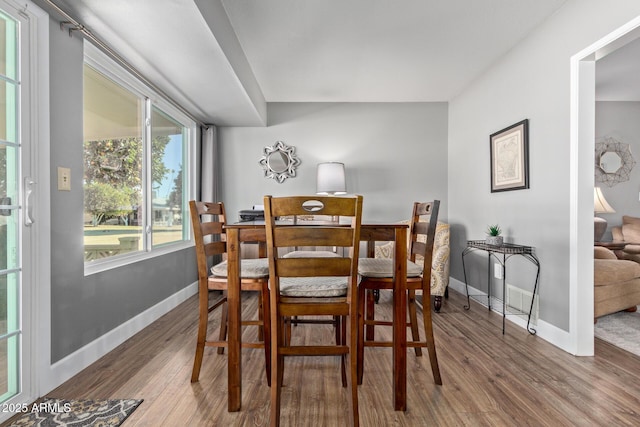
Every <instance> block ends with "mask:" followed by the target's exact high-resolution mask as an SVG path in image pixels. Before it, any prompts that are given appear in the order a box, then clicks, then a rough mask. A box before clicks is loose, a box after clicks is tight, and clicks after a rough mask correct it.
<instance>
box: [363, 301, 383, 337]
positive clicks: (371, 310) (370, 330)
mask: <svg viewBox="0 0 640 427" xmlns="http://www.w3.org/2000/svg"><path fill="white" fill-rule="evenodd" d="M378 292H380V290H378ZM365 303H366V315H365V319H367V320H375V318H376V308H375V296H374V291H373V290H371V289H368V290H367V294H366V302H365ZM365 330H366V332H365V337H366V338H365V339H366V340H367V341H373V340H375V326H374V325H367V326H365Z"/></svg>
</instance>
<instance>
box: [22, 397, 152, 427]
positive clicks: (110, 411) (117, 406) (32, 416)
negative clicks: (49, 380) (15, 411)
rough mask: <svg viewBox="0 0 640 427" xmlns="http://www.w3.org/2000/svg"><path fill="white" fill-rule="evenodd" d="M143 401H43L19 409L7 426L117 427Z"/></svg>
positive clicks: (46, 399)
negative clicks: (16, 415)
mask: <svg viewBox="0 0 640 427" xmlns="http://www.w3.org/2000/svg"><path fill="white" fill-rule="evenodd" d="M141 403H142V399H114V400H64V399H52V398H45V399H43V401H42V402H37V403H33V404H31V405H29V406H28V407H24V408H22V409H23V411H24V412H25V414H24V415H22V416H21V417H20V418H18V419H17V420H16V421H14V423H13V424H11V425H10V426H9V427H26V426H29V427H32V426H33V427H89V426H95V427H98V426H99V427H117V426H119V425H121V424H122V423H123V422H124V420H126V419H127V417H128V416H129V415H131V413H132V412H133V411H135V409H136V408H137V407H138V405H140V404H141Z"/></svg>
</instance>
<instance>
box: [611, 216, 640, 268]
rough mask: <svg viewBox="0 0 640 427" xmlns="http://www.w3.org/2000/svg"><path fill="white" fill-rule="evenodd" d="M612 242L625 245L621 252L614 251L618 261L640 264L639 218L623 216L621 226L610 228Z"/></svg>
mask: <svg viewBox="0 0 640 427" xmlns="http://www.w3.org/2000/svg"><path fill="white" fill-rule="evenodd" d="M611 234H612V235H613V240H614V241H616V242H625V243H627V244H626V245H625V247H624V249H622V250H617V251H615V254H616V256H617V257H618V258H620V259H628V260H631V261H635V262H638V263H640V218H636V217H633V216H628V215H624V216H623V217H622V225H619V226H617V227H612V228H611Z"/></svg>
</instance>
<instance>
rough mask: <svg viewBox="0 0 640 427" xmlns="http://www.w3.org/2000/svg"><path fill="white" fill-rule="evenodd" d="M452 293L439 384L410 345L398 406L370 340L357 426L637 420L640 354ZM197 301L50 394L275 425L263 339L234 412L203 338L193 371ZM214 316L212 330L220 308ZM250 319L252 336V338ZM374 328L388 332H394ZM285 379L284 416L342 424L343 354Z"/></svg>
mask: <svg viewBox="0 0 640 427" xmlns="http://www.w3.org/2000/svg"><path fill="white" fill-rule="evenodd" d="M450 294H451V297H450V298H449V299H448V300H444V303H443V307H442V310H441V312H440V313H434V316H433V318H434V330H435V332H434V333H435V337H436V345H437V350H438V360H439V363H440V370H441V374H442V379H443V385H442V386H436V385H435V384H434V383H433V377H432V375H431V369H430V366H429V359H428V355H427V353H426V352H425V354H424V356H423V357H421V358H417V357H415V355H414V354H413V351H412V350H409V354H408V372H409V375H408V380H407V384H408V391H407V406H408V410H407V411H406V413H403V412H396V411H394V410H393V405H392V399H391V396H392V386H391V371H390V367H391V366H392V365H391V350H390V349H384V348H367V349H365V366H364V383H363V384H362V385H361V386H360V387H359V400H360V419H361V425H363V426H426V425H432V426H435V425H437V426H522V425H532V426H539V425H545V426H560V425H562V426H568V425H576V426H596V425H611V426H613V425H639V424H640V413H639V412H640V357H637V356H634V355H632V354H630V353H627V352H625V351H623V350H620V349H618V348H616V347H614V346H611V345H609V344H607V343H605V342H602V341H599V340H596V356H595V357H574V356H571V355H569V354H567V353H565V352H564V351H562V350H559V349H558V348H556V347H554V346H552V345H551V344H549V343H547V342H546V341H544V340H542V339H540V338H538V337H536V336H532V335H530V334H528V333H527V332H526V331H525V330H524V329H522V328H520V327H518V326H515V325H513V324H511V323H510V322H507V330H506V334H505V335H504V336H503V335H502V334H501V322H502V318H501V317H500V316H499V315H497V314H495V313H488V311H487V310H486V308H484V307H482V306H480V305H478V304H476V303H472V304H473V305H472V307H471V310H469V311H465V310H463V308H462V306H463V304H464V302H465V301H466V300H464V299H463V297H462V296H461V295H460V294H458V293H456V292H454V291H451V292H450ZM247 297H248V298H246V301H245V302H244V306H243V310H244V312H245V313H248V315H251V314H252V313H255V312H256V300H255V297H253V296H251V294H247ZM196 307H197V304H196V298H195V297H194V298H191V299H190V300H188V301H187V302H185V303H184V304H182V305H180V306H179V307H177V308H176V309H175V310H173V311H172V312H171V313H169V314H167V315H166V316H164V317H162V318H161V319H159V320H158V321H157V322H155V323H154V324H152V325H151V326H149V327H148V328H146V329H145V330H143V331H142V332H140V333H139V334H137V335H136V336H135V337H133V338H132V339H130V340H128V341H127V342H125V343H124V344H122V345H121V346H119V347H118V348H117V349H115V350H114V351H112V352H111V353H109V354H108V355H106V356H105V357H103V358H102V359H100V360H99V361H97V362H96V363H95V364H93V365H91V366H90V367H89V368H87V369H85V370H84V371H82V372H81V373H80V374H78V375H77V376H76V377H74V378H72V379H71V380H69V381H68V382H66V383H65V384H63V385H61V386H60V387H58V388H57V389H55V390H53V391H52V392H51V393H49V394H48V396H51V397H60V398H141V399H144V402H143V403H142V405H141V406H140V407H139V408H138V409H137V410H136V411H135V412H134V413H133V415H132V416H131V417H130V418H129V419H128V420H127V421H126V422H125V423H124V425H125V426H127V427H133V426H154V427H155V426H264V425H267V424H268V418H269V388H268V387H267V385H266V381H265V373H264V357H263V353H262V351H261V350H252V349H245V350H243V359H242V364H243V399H242V404H243V406H242V410H241V411H240V412H236V413H229V412H227V399H226V393H227V385H226V384H227V383H226V372H227V371H226V361H227V357H226V355H218V354H216V352H215V349H213V348H210V349H207V350H206V351H205V357H204V361H203V365H202V371H201V373H200V382H199V383H196V384H191V383H190V382H189V379H190V375H191V366H192V362H193V354H194V348H195V333H196V317H197V316H196ZM377 309H378V313H381V315H382V316H384V317H388V318H391V295H390V294H389V293H388V292H384V291H383V292H382V296H381V300H380V304H379V305H378V307H377ZM213 317H214V319H215V320H212V321H211V322H210V326H211V330H212V331H216V330H217V329H216V327H217V325H218V321H219V320H218V319H219V316H218V315H214V316H213ZM254 329H255V328H251V329H247V330H246V331H245V337H246V338H252V337H253V335H255V332H254ZM384 329H387V328H384ZM319 331H320V332H319ZM293 333H294V339H301V340H306V341H309V342H311V341H317V340H319V339H327V340H331V339H333V333H332V331H331V329H330V327H329V326H325V325H299V326H297V327H295V328H294V332H293ZM376 333H380V334H384V336H388V337H390V331H382V330H381V331H380V332H378V331H376ZM249 334H253V335H251V336H250V335H249ZM381 336H382V335H381ZM284 384H285V385H284V390H283V396H282V425H286V426H304V425H313V426H318V425H325V426H339V425H344V424H345V417H346V411H347V407H346V389H344V388H342V387H341V385H340V384H341V381H340V365H339V361H338V358H337V357H335V358H333V357H307V358H301V357H299V358H287V359H286V361H285V377H284ZM5 425H6V424H5Z"/></svg>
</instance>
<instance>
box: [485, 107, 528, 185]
mask: <svg viewBox="0 0 640 427" xmlns="http://www.w3.org/2000/svg"><path fill="white" fill-rule="evenodd" d="M489 142H490V150H491V192H492V193H496V192H499V191H511V190H523V189H527V188H529V119H524V120H522V121H520V122H518V123H515V124H513V125H511V126H509V127H506V128H504V129H502V130H500V131H498V132H495V133H493V134H491V136H490V137H489Z"/></svg>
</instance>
